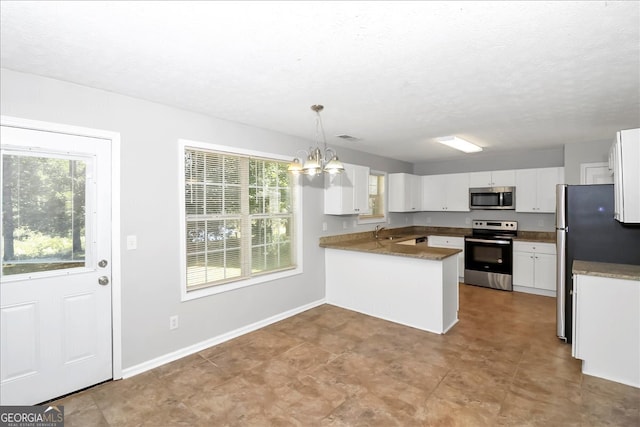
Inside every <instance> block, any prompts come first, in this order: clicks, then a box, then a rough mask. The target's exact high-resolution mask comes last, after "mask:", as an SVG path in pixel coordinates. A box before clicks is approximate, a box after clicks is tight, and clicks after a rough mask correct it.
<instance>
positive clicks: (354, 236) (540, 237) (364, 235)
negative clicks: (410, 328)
mask: <svg viewBox="0 0 640 427" xmlns="http://www.w3.org/2000/svg"><path fill="white" fill-rule="evenodd" d="M470 234H471V229H470V228H464V227H431V226H423V225H413V226H407V227H397V228H384V229H383V230H382V231H380V236H388V235H399V236H405V235H406V236H414V237H424V236H449V237H464V236H468V235H470ZM372 235H373V233H372V232H371V231H363V232H358V233H349V234H339V235H335V236H325V237H321V238H320V243H321V246H322V244H323V243H335V242H339V241H342V242H344V241H351V240H358V239H370V238H372ZM408 238H410V237H408ZM514 240H518V241H524V242H536V243H552V244H555V243H556V233H555V232H553V231H518V236H517V237H515V238H514Z"/></svg>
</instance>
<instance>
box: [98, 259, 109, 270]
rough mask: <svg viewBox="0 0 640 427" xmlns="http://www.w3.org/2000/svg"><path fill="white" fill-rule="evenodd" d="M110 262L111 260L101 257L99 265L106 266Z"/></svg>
mask: <svg viewBox="0 0 640 427" xmlns="http://www.w3.org/2000/svg"><path fill="white" fill-rule="evenodd" d="M108 264H109V262H108V261H107V260H106V259H101V260H100V262H98V267H101V268H105V267H106V266H107V265H108Z"/></svg>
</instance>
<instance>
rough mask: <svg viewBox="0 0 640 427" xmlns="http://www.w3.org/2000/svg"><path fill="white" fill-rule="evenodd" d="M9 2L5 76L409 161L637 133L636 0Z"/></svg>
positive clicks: (639, 13) (639, 6) (639, 32)
mask: <svg viewBox="0 0 640 427" xmlns="http://www.w3.org/2000/svg"><path fill="white" fill-rule="evenodd" d="M0 7H1V10H0V12H1V13H0V17H1V29H0V31H1V34H0V36H1V37H0V43H1V45H0V48H1V66H2V67H3V68H8V69H12V70H17V71H23V72H27V73H33V74H38V75H43V76H48V77H53V78H56V79H61V80H66V81H70V82H75V83H79V84H82V85H86V86H91V87H95V88H101V89H105V90H109V91H113V92H118V93H122V94H126V95H130V96H134V97H138V98H143V99H147V100H151V101H156V102H160V103H163V104H168V105H173V106H177V107H180V108H184V109H187V110H191V111H197V112H201V113H205V114H207V115H210V116H213V117H218V118H222V119H227V120H232V121H237V122H241V123H246V124H249V125H252V126H257V127H261V128H266V129H272V130H275V131H279V132H283V133H286V134H291V135H296V136H300V137H303V138H307V139H313V138H314V135H315V125H314V113H313V112H312V111H311V110H310V109H309V106H310V105H312V104H317V103H320V104H324V105H325V111H324V112H323V113H322V117H323V122H324V126H325V130H326V134H327V139H328V141H329V144H330V145H332V146H334V147H340V146H348V147H350V148H353V149H356V150H360V151H366V152H370V153H374V154H379V155H382V156H387V157H391V158H396V159H401V160H406V161H409V162H413V163H417V162H422V161H429V160H434V159H439V158H452V157H455V156H458V155H461V156H462V155H463V154H458V153H457V152H456V151H454V150H452V149H450V148H448V147H444V146H440V145H439V144H437V143H436V142H434V138H436V137H438V136H445V135H454V134H455V135H458V136H462V137H465V138H467V139H468V140H470V141H472V142H475V143H477V144H478V145H480V146H482V147H484V148H485V153H492V152H497V151H502V150H514V149H530V148H547V147H554V146H560V145H563V144H567V143H576V142H588V141H598V140H607V139H612V138H613V135H614V133H615V131H616V130H619V129H625V128H631V127H639V126H640V2H637V1H629V2H612V1H608V2H603V1H589V2H495V3H494V2H457V1H456V2H416V1H414V2H382V1H375V2H319V1H318V2H316V1H314V2H288V1H287V2H266V1H265V2H262V1H261V2H247V1H243V2H185V1H178V2H165V1H163V2H124V1H118V2H97V1H87V2H80V1H72V2H52V1H50V2H41V1H37V2H24V1H18V2H13V1H6V0H3V1H2V2H0ZM339 134H348V135H352V136H354V137H357V138H360V139H359V140H357V141H343V140H341V139H339V138H336V137H335V135H339ZM301 148H302V147H301ZM467 156H473V154H472V155H467Z"/></svg>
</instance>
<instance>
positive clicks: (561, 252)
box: [556, 230, 567, 341]
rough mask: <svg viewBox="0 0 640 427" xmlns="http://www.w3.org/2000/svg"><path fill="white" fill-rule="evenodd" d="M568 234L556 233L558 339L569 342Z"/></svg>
mask: <svg viewBox="0 0 640 427" xmlns="http://www.w3.org/2000/svg"><path fill="white" fill-rule="evenodd" d="M566 239H567V234H566V231H565V230H557V231H556V254H557V255H556V260H557V268H556V274H557V276H556V277H557V279H556V285H557V286H556V327H557V335H558V338H560V339H562V340H565V341H566V340H567V334H566V331H565V325H566V321H565V298H566V288H567V284H566V279H565V278H566V275H565V273H566V268H567V267H566V255H565V254H566V252H565V250H566V243H567V241H566Z"/></svg>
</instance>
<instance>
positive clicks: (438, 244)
mask: <svg viewBox="0 0 640 427" xmlns="http://www.w3.org/2000/svg"><path fill="white" fill-rule="evenodd" d="M427 244H428V245H429V246H431V247H432V248H449V249H460V250H462V252H460V253H459V254H458V277H459V278H460V281H461V282H464V237H451V236H428V237H427Z"/></svg>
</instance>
